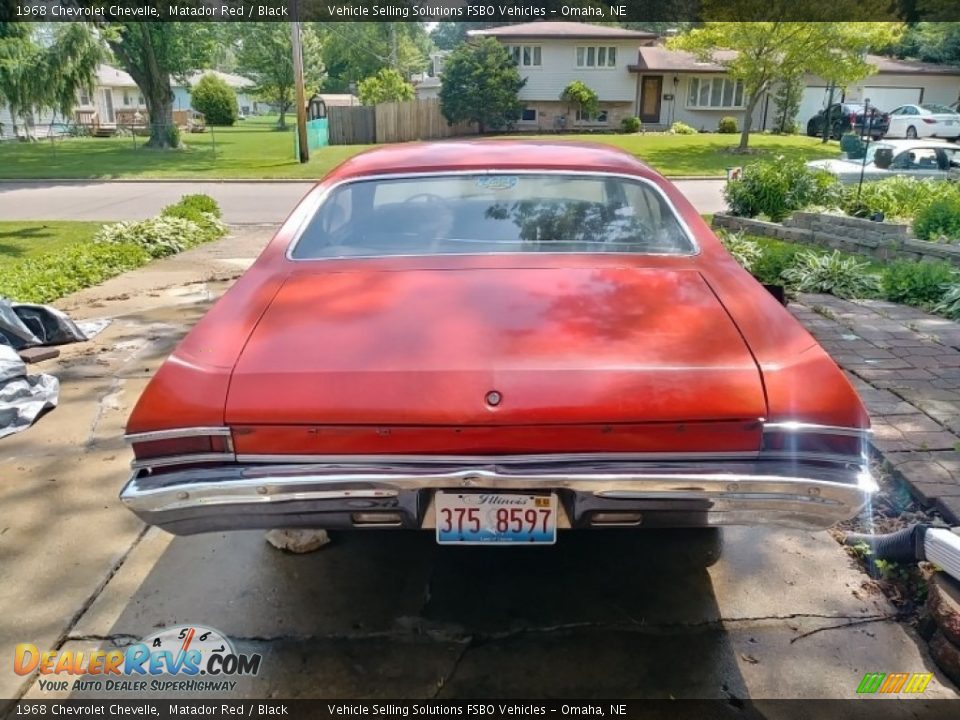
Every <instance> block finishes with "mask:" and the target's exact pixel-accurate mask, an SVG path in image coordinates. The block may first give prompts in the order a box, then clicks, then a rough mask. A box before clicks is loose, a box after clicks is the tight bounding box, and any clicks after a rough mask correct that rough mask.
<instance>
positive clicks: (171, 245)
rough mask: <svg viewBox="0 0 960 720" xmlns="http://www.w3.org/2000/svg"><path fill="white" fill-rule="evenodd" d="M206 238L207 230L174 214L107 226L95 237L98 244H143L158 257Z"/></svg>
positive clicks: (153, 255)
mask: <svg viewBox="0 0 960 720" xmlns="http://www.w3.org/2000/svg"><path fill="white" fill-rule="evenodd" d="M206 239H207V235H206V233H205V232H204V230H203V228H201V227H200V226H199V225H198V224H197V223H195V222H193V221H192V220H185V219H184V218H180V217H172V216H170V215H161V216H159V217H155V218H150V219H149V220H143V221H141V222H121V223H115V224H113V225H104V226H103V227H102V228H100V230H98V231H97V234H96V235H94V236H93V241H94V242H95V243H101V244H126V243H132V244H134V245H139V246H140V247H142V248H143V249H144V250H146V251H147V252H148V253H150V257H155V258H160V257H166V256H167V255H173V254H174V253H178V252H182V251H183V250H186V249H187V248H189V247H193V246H194V245H197V244H198V243H200V242H203V241H204V240H206Z"/></svg>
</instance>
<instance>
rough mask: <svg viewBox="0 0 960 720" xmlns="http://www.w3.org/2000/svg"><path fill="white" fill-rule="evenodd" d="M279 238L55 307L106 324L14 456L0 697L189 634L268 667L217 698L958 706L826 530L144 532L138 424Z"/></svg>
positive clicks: (4, 534) (74, 361)
mask: <svg viewBox="0 0 960 720" xmlns="http://www.w3.org/2000/svg"><path fill="white" fill-rule="evenodd" d="M193 187H195V186H191V189H193ZM217 187H221V186H217ZM222 187H227V186H222ZM276 187H278V188H281V189H283V188H286V189H287V190H288V191H289V190H292V188H289V187H287V186H276ZM177 192H179V191H176V192H174V193H173V194H172V195H171V197H173V196H175V195H176V194H177ZM295 194H296V193H294V192H291V195H290V197H292V196H293V195H295ZM174 199H175V198H174ZM151 201H153V199H151ZM167 201H168V200H166V199H165V200H163V201H160V204H163V203H164V202H167ZM292 201H293V200H291V202H292ZM141 202H142V200H141ZM276 202H277V207H276V210H277V211H278V212H279V211H280V204H281V200H280V198H279V196H278V197H277V198H276ZM283 212H285V210H284V211H283ZM280 214H283V213H282V212H281V213H280ZM261 217H265V215H264V216H261ZM270 233H271V229H269V228H264V227H245V228H238V229H235V231H234V233H233V234H232V235H231V236H229V237H227V238H225V239H223V240H221V241H218V242H215V243H211V244H209V245H206V246H201V247H198V248H195V249H193V250H190V251H188V252H185V253H182V254H181V255H176V256H172V257H170V258H167V259H164V260H160V261H156V262H154V263H151V264H150V265H148V266H146V267H144V268H141V269H140V270H137V271H134V272H131V273H128V274H126V275H123V276H120V277H117V278H114V279H113V280H110V281H108V282H106V283H104V284H103V285H101V286H98V287H96V288H91V289H88V290H85V291H82V292H80V293H76V294H75V295H73V296H70V297H68V298H65V299H64V300H63V301H61V302H60V303H58V306H60V307H61V308H62V309H64V310H66V311H67V312H68V313H69V314H70V315H71V316H72V317H74V318H75V319H90V318H98V317H110V318H113V322H112V324H111V325H110V326H109V327H108V328H107V329H106V330H105V331H104V332H103V333H101V334H100V335H99V336H97V337H96V338H95V339H93V340H91V341H89V342H86V343H80V344H76V345H71V346H64V347H63V348H62V351H63V354H62V355H61V357H60V358H58V359H56V360H48V361H44V362H43V363H41V364H39V365H36V366H32V368H31V369H32V371H44V372H51V373H53V374H55V375H57V376H58V377H59V378H60V380H61V383H62V390H61V399H60V406H59V407H58V408H57V409H55V410H54V411H52V412H51V413H49V415H47V416H45V417H44V418H42V419H41V420H40V421H39V422H38V423H37V424H36V425H35V426H34V427H32V428H30V429H29V430H27V431H26V432H23V433H20V434H17V435H14V436H11V437H9V438H5V439H4V441H3V442H2V443H0V479H2V480H3V482H0V564H2V567H3V582H2V583H0V607H2V608H4V609H5V612H4V613H3V614H2V615H0V656H2V657H5V658H8V661H7V662H5V663H4V665H3V669H2V670H0V697H17V696H19V695H20V694H21V693H25V694H26V695H25V696H26V697H27V698H41V697H46V698H52V697H62V696H67V695H71V693H70V692H69V691H67V692H56V691H52V690H45V689H41V687H40V684H39V682H38V681H37V679H36V678H35V677H29V676H26V677H25V676H19V675H16V674H15V673H14V672H13V670H12V667H11V664H10V662H9V658H11V657H12V654H13V646H14V645H15V644H16V643H24V642H29V643H33V644H35V645H37V646H38V647H39V648H40V649H41V651H42V650H47V649H62V650H90V649H95V648H110V647H114V646H118V645H120V646H122V645H129V644H131V643H133V642H136V641H137V640H138V639H140V638H143V637H145V636H147V635H150V634H151V633H154V632H156V631H157V630H158V629H159V628H163V627H170V626H175V625H178V624H183V623H196V624H201V625H206V626H210V627H212V628H216V629H218V630H220V631H222V632H223V633H225V634H226V635H227V636H228V637H229V638H230V639H231V640H233V641H234V643H235V644H236V646H237V647H238V649H240V650H241V651H243V652H256V653H260V654H261V655H262V656H263V663H262V667H261V670H260V673H259V675H257V676H255V677H246V678H241V679H239V685H238V686H237V688H236V690H235V691H233V692H227V693H222V695H221V696H223V697H227V696H229V697H250V698H254V697H265V696H267V697H276V698H295V697H325V698H358V697H382V698H391V697H392V698H402V697H414V698H424V697H434V696H435V697H476V698H485V697H498V698H508V697H577V698H583V699H588V698H597V697H617V698H623V699H626V698H653V697H657V698H668V697H675V698H720V699H727V700H729V701H731V702H736V701H737V700H738V699H744V698H821V697H832V698H855V697H856V688H857V686H858V684H859V682H860V680H861V679H862V678H863V676H864V673H866V672H875V671H881V672H901V671H902V672H933V673H934V680H933V682H931V684H930V686H929V687H928V689H927V691H926V692H925V693H924V695H923V696H922V700H917V701H915V702H911V703H904V704H903V713H904V717H907V716H914V713H916V712H921V710H920V709H919V708H922V707H923V703H925V702H926V701H927V700H932V699H937V698H957V697H958V696H957V693H956V691H955V690H954V689H953V686H952V685H951V684H950V683H949V681H947V680H946V679H945V678H944V677H943V676H942V675H941V674H940V673H939V672H938V671H937V670H936V669H935V667H934V665H933V664H932V662H931V661H930V659H929V657H928V656H927V654H926V646H925V643H923V642H922V641H921V640H919V638H918V637H917V635H916V634H915V632H914V631H913V629H912V628H911V627H910V626H909V625H907V624H905V623H902V622H898V621H897V620H896V619H895V615H896V610H895V608H894V607H893V606H892V605H891V604H890V602H889V601H888V600H887V599H886V597H885V596H883V595H882V594H881V593H880V592H879V591H878V590H877V589H876V587H875V585H873V584H872V583H871V582H870V580H869V578H868V577H867V576H866V575H864V574H863V573H862V572H861V571H860V570H859V569H858V568H857V567H856V566H855V564H854V562H853V561H852V560H851V559H850V558H849V557H848V555H847V554H846V553H845V552H844V551H843V550H842V548H841V547H840V546H839V545H838V544H837V543H836V542H835V541H834V540H833V539H832V538H831V537H830V536H829V534H828V533H826V532H806V531H795V530H780V529H743V528H729V529H726V530H725V531H724V532H723V533H722V536H719V535H714V534H711V533H702V532H701V533H691V532H678V531H669V532H668V531H662V532H660V531H658V532H653V531H647V532H626V533H624V532H620V531H612V530H608V531H595V532H592V533H584V534H575V535H562V536H561V538H560V542H559V543H558V544H557V545H556V546H554V547H550V548H542V549H541V548H526V549H522V550H504V549H503V548H498V549H488V548H441V547H438V546H437V545H436V544H435V543H434V541H433V538H432V536H431V535H430V534H429V533H420V532H402V531H401V532H384V533H373V532H371V533H354V534H349V533H348V534H342V535H338V536H336V537H335V538H334V542H333V543H332V544H331V545H330V546H328V547H326V548H323V549H321V550H319V551H316V552H314V553H311V554H307V555H289V554H284V553H281V552H280V551H278V550H275V549H274V548H272V547H270V546H269V545H267V543H266V542H265V541H264V536H263V533H260V532H244V533H237V534H229V535H228V534H222V533H215V534H209V535H200V536H193V537H178V538H175V537H172V536H170V535H167V534H165V533H163V532H160V531H157V530H149V531H146V532H145V531H144V528H143V526H142V524H141V523H140V522H139V521H138V520H137V519H136V518H135V517H134V516H133V515H132V514H131V513H129V512H128V511H127V510H126V509H125V508H123V507H122V506H121V504H120V502H119V501H118V499H117V493H118V491H119V490H120V488H121V486H122V485H123V483H124V482H125V481H126V478H127V474H128V469H127V466H128V463H129V461H130V452H129V450H128V449H127V448H126V447H125V445H124V444H123V442H122V439H121V437H122V433H123V425H124V423H125V421H126V418H127V415H128V414H129V411H130V409H131V407H132V405H133V403H134V402H135V401H136V399H137V397H138V396H139V394H140V392H141V391H142V390H143V388H144V386H145V385H146V382H147V380H148V379H149V377H150V375H151V373H152V372H154V371H155V370H156V368H157V366H158V363H159V362H160V361H161V360H162V359H163V358H164V357H165V356H166V355H167V354H168V353H169V351H170V350H171V348H172V347H173V345H174V344H175V343H176V341H177V340H179V338H180V337H182V335H183V334H184V333H185V332H186V331H187V329H188V328H189V327H190V326H191V325H192V324H193V323H194V322H195V321H196V320H197V319H198V318H199V317H200V316H201V315H202V313H203V312H204V311H205V309H206V308H207V307H209V305H210V303H211V302H212V301H213V300H214V299H215V298H216V297H217V296H219V295H220V294H221V293H222V292H223V291H224V290H225V289H226V288H227V287H228V286H229V284H230V282H231V281H232V280H233V279H234V278H235V277H236V276H237V275H238V274H239V273H240V272H242V270H243V268H244V267H246V266H247V265H249V263H250V262H251V261H252V259H253V258H254V257H255V256H256V254H257V253H258V251H259V249H260V248H261V247H262V246H263V244H264V243H265V242H266V240H267V239H268V238H269V236H270ZM721 537H722V545H721ZM89 694H90V695H94V696H98V697H104V696H109V695H111V694H113V695H115V696H119V697H129V693H124V692H116V693H109V692H104V691H99V692H91V693H89ZM148 694H149V693H148ZM166 695H167V696H169V693H167V694H166ZM72 696H74V697H82V696H83V693H82V692H79V691H78V692H76V693H73V694H72Z"/></svg>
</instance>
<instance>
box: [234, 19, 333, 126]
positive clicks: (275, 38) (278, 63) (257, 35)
mask: <svg viewBox="0 0 960 720" xmlns="http://www.w3.org/2000/svg"><path fill="white" fill-rule="evenodd" d="M237 32H238V47H237V70H238V71H239V72H240V74H241V75H245V76H247V77H249V78H250V79H251V80H253V81H254V83H255V84H256V85H255V87H254V92H255V93H256V94H257V95H259V96H260V97H262V98H263V99H264V100H265V101H266V102H268V103H270V104H271V105H273V106H274V107H275V108H276V109H277V111H278V112H279V113H280V119H279V120H278V121H277V127H278V128H280V129H284V128H286V127H287V113H288V112H290V110H291V108H293V106H294V103H295V101H296V92H295V91H296V86H295V84H294V77H293V48H292V41H291V38H290V25H289V23H280V22H264V23H237ZM300 42H301V45H302V47H303V76H304V85H305V88H306V92H307V96H308V97H309V96H310V95H312V94H313V93H315V92H316V91H317V90H318V89H319V88H320V82H321V79H322V77H323V62H322V59H321V47H320V39H319V38H318V37H317V33H316V31H315V30H314V29H313V27H311V26H310V25H309V24H307V23H304V24H303V25H302V26H301V33H300Z"/></svg>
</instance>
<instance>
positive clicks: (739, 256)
mask: <svg viewBox="0 0 960 720" xmlns="http://www.w3.org/2000/svg"><path fill="white" fill-rule="evenodd" d="M717 237H718V238H720V242H721V243H722V244H723V247H724V248H725V249H726V251H727V252H728V253H730V254H731V255H732V256H733V259H734V260H736V261H737V262H738V263H740V265H741V266H742V267H743V269H744V270H747V271H748V272H750V271H752V270H753V264H754V263H755V262H756V261H757V260H759V259H760V256H761V255H762V254H763V253H762V251H761V250H760V244H759V243H758V242H757V241H756V240H751V239H749V238H747V237H744V235H743V232H742V231H741V232H737V233H732V232H730V231H729V230H725V229H723V228H720V229H719V230H717Z"/></svg>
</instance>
